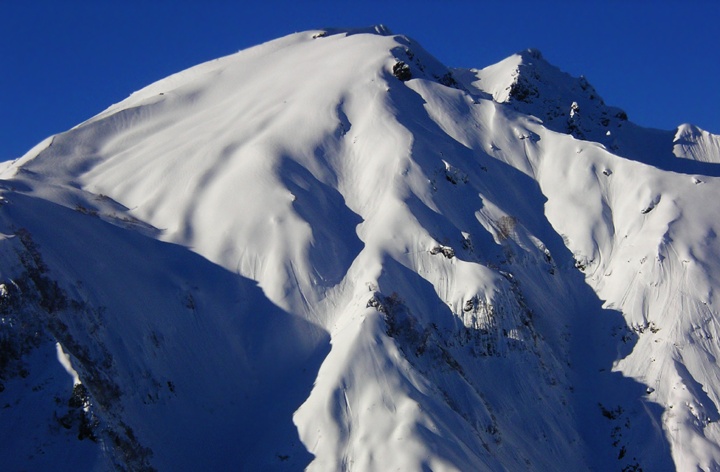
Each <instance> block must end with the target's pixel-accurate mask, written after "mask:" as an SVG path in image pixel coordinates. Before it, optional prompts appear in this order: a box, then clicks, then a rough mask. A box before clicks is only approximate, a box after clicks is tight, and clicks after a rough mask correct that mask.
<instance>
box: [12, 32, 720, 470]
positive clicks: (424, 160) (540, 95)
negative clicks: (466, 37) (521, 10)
mask: <svg viewBox="0 0 720 472" xmlns="http://www.w3.org/2000/svg"><path fill="white" fill-rule="evenodd" d="M719 140H720V138H718V137H717V136H713V135H711V134H708V133H706V132H704V131H701V130H699V129H697V128H695V127H692V126H690V125H683V126H681V127H680V128H678V130H677V131H676V132H673V131H660V130H648V129H643V128H641V127H638V126H636V125H634V124H632V123H631V122H630V121H628V119H627V116H626V115H625V114H624V112H622V110H620V109H618V108H613V107H608V106H606V105H605V104H604V103H603V102H602V99H601V98H600V97H599V95H598V94H597V92H596V91H595V90H594V89H593V88H592V86H591V85H590V84H589V83H588V81H587V80H586V79H584V78H580V79H576V78H573V77H570V76H569V75H567V74H565V73H563V72H561V71H560V70H559V69H557V68H556V67H554V66H552V65H551V64H549V63H547V62H546V61H545V60H544V59H543V58H542V55H541V54H540V53H539V52H538V51H535V50H528V51H525V52H521V53H519V54H517V55H514V56H512V57H510V58H508V59H506V60H505V61H502V62H501V63H499V64H496V65H494V66H490V67H488V68H486V69H482V70H451V69H448V68H447V67H446V66H444V65H442V64H440V63H439V62H438V61H437V60H436V59H434V58H433V57H432V56H431V55H430V54H428V53H427V52H426V51H425V50H424V49H423V48H422V47H421V46H420V45H418V44H417V43H415V42H414V41H413V40H411V39H408V38H406V37H404V36H398V35H393V34H392V33H390V31H389V30H388V29H387V28H385V27H382V26H379V27H375V28H368V29H360V30H325V31H319V30H318V31H310V32H304V33H297V34H294V35H290V36H287V37H285V38H281V39H278V40H275V41H272V42H269V43H266V44H263V45H260V46H257V47H255V48H251V49H248V50H245V51H241V52H239V53H237V54H235V55H232V56H228V57H225V58H221V59H218V60H215V61H211V62H209V63H205V64H201V65H199V66H196V67H194V68H192V69H189V70H187V71H184V72H181V73H178V74H175V75H173V76H171V77H168V78H167V79H163V80H161V81H159V82H156V83H154V84H152V85H150V86H148V87H147V88H145V89H143V90H140V91H138V92H136V93H134V94H133V95H131V96H130V97H128V99H126V100H125V101H123V102H121V103H118V104H116V105H113V106H111V107H110V108H108V109H107V110H106V111H104V112H103V113H101V114H99V115H98V116H96V117H94V118H92V119H90V120H88V121H86V122H84V123H82V124H80V125H78V126H77V127H75V128H73V129H72V130H69V131H67V132H65V133H62V134H59V135H56V136H53V137H51V138H48V139H47V140H46V141H44V142H43V143H40V144H39V145H38V146H36V147H35V148H34V149H33V150H31V151H29V152H28V153H27V154H26V155H25V156H23V157H22V158H20V159H18V160H17V161H16V162H14V163H13V164H12V165H10V166H8V167H7V168H6V169H4V170H3V171H2V175H1V176H0V179H2V181H1V182H0V183H1V188H2V203H3V205H2V206H1V207H0V227H1V228H2V230H1V231H0V233H1V234H2V235H3V236H2V244H1V246H0V258H1V259H0V260H1V261H2V263H1V264H0V281H2V282H3V285H2V286H0V289H2V290H0V309H1V310H2V313H1V318H0V342H1V343H2V345H3V348H4V349H3V352H5V353H6V354H5V355H4V356H3V357H2V358H1V359H0V361H1V362H0V379H1V381H2V386H3V388H2V391H0V401H1V402H2V403H3V405H5V406H6V407H5V408H3V409H2V410H0V415H2V416H0V418H2V424H3V425H8V426H5V427H3V428H2V432H0V434H2V438H1V440H0V444H2V446H1V447H0V456H1V457H2V458H3V462H4V463H6V464H10V466H9V467H10V469H17V470H21V469H23V468H30V469H44V468H48V467H49V466H50V465H52V466H55V465H56V464H57V463H61V464H66V465H67V467H68V468H73V469H75V468H77V467H80V468H84V469H95V470H106V469H113V468H116V469H127V470H153V469H155V470H198V469H213V470H218V469H240V470H298V469H303V468H307V469H308V470H318V471H319V470H557V469H558V468H559V467H560V468H561V469H563V470H640V469H641V468H642V469H643V470H674V469H677V470H694V469H697V468H699V469H701V470H717V469H718V467H720V465H719V464H720V435H719V434H720V431H719V430H718V426H717V424H718V423H717V421H718V420H719V419H720V413H719V412H718V407H717V405H718V401H720V399H719V398H718V394H719V393H720V382H719V381H718V380H719V379H718V378H717V376H718V374H719V373H720V371H719V370H718V368H717V365H716V362H715V359H716V358H717V356H718V351H719V348H720V346H718V342H717V340H716V337H717V321H716V318H717V316H716V311H715V308H714V307H715V303H716V302H715V299H714V289H715V288H716V287H720V285H719V284H720V281H719V280H717V278H718V277H720V264H719V263H718V262H717V261H719V260H720V258H718V255H720V246H718V242H717V234H716V233H717V231H718V230H717V229H716V228H715V226H716V225H717V223H716V222H717V221H718V210H717V209H716V208H715V207H713V206H712V205H708V204H707V203H705V202H708V201H710V202H712V201H717V199H718V197H720V195H718V193H720V186H719V184H718V183H717V182H718V181H717V177H718V168H717V167H716V165H715V164H714V163H716V162H718V159H720V153H719V152H718V149H719V148H718V142H720V141H719ZM58 346H59V347H58ZM63 353H66V355H67V357H68V358H69V359H70V363H71V366H72V368H71V369H66V367H67V361H66V360H65V356H64V355H63ZM63 365H65V366H66V367H63ZM73 370H74V372H75V373H73ZM73 376H77V379H76V380H74V379H73ZM78 381H79V382H80V383H79V384H78V383H77V382H78ZM74 385H75V386H74ZM78 385H80V386H78ZM10 425H12V426H10ZM78 439H80V440H78Z"/></svg>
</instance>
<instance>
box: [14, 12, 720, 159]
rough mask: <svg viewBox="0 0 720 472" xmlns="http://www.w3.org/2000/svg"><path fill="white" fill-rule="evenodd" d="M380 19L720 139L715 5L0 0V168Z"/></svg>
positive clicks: (485, 60) (456, 57)
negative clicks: (584, 84)
mask: <svg viewBox="0 0 720 472" xmlns="http://www.w3.org/2000/svg"><path fill="white" fill-rule="evenodd" d="M378 23H383V24H385V25H387V26H388V27H390V29H391V30H392V31H393V32H395V33H398V34H405V35H407V36H411V37H412V38H414V39H415V40H417V41H419V42H420V43H421V44H422V45H423V46H424V47H425V49H427V50H428V51H430V52H431V53H432V54H434V55H435V56H436V57H437V58H438V59H439V60H440V61H441V62H443V63H445V64H446V65H448V66H454V67H478V68H480V67H484V66H486V65H490V64H493V63H495V62H497V61H499V60H502V59H503V58H505V57H507V56H509V55H511V54H512V53H514V52H516V51H519V50H521V49H525V48H528V47H535V48H538V49H540V50H541V51H542V52H543V55H544V56H545V58H546V59H548V60H549V61H550V62H552V63H553V64H555V65H556V66H558V67H560V68H561V69H562V70H565V71H567V72H569V73H571V74H573V75H580V74H583V75H585V76H586V77H587V78H588V79H589V81H590V82H591V83H592V84H593V85H594V86H595V88H596V90H597V91H598V92H599V93H600V95H601V96H602V97H603V98H604V99H605V102H607V103H608V104H610V105H615V106H619V107H621V108H623V109H625V110H626V111H627V113H628V115H629V117H630V119H631V120H632V121H634V122H636V123H638V124H640V125H643V126H648V127H655V128H662V129H673V128H674V127H675V126H677V125H678V124H681V123H685V122H690V123H693V124H696V125H698V126H700V127H701V128H704V129H707V130H708V131H711V132H714V133H720V31H719V30H720V2H718V1H715V0H685V1H682V2H681V1H662V0H655V1H650V0H647V1H643V0H625V1H613V0H608V1H603V2H600V1H587V2H578V1H573V2H571V1H559V0H556V1H544V2H541V1H510V0H508V1H483V2H481V1H477V2H471V1H459V0H457V1H453V0H446V1H414V2H409V1H388V0H386V1H373V0H370V1H366V2H343V1H341V0H335V1H333V2H330V1H324V0H323V1H320V0H318V1H306V2H298V1H294V2H290V1H274V2H273V1H267V2H263V3H259V2H258V3H256V2H252V3H251V2H242V1H234V2H231V1H224V0H206V1H204V2H200V1H197V2H191V1H169V0H160V1H158V0H156V1H151V0H146V1H140V0H124V1H117V0H115V1H109V0H95V1H91V0H84V1H81V0H75V1H73V0H67V1H62V2H61V1H32V0H26V1H22V0H0V160H7V159H11V158H14V157H18V156H20V155H22V154H23V153H24V152H25V151H27V150H28V149H30V148H31V147H32V146H33V145H35V144H36V143H37V142H39V141H40V140H42V139H44V138H45V137H47V136H49V135H51V134H55V133H59V132H62V131H64V130H66V129H68V128H70V127H72V126H74V125H76V124H78V123H80V122H81V121H84V120H86V119H87V118H90V117H91V116H93V115H95V114H96V113H99V112H100V111H102V110H103V109H104V108H106V107H107V106H109V105H111V104H112V103H116V102H118V101H120V100H122V99H124V98H125V97H127V96H128V95H129V94H130V93H132V92H133V91H135V90H138V89H140V88H142V87H143V86H145V85H148V84H149V83H151V82H153V81H155V80H158V79H161V78H163V77H165V76H167V75H169V74H171V73H174V72H178V71H180V70H182V69H185V68H187V67H190V66H192V65H195V64H197V63H200V62H203V61H206V60H210V59H214V58H216V57H220V56H223V55H227V54H231V53H233V52H236V51H238V50H240V49H244V48H246V47H249V46H252V45H255V44H258V43H261V42H264V41H268V40H270V39H274V38H276V37H280V36H284V35H286V34H289V33H293V32H296V31H303V30H308V29H314V28H322V27H326V26H340V27H342V26H366V25H372V24H378Z"/></svg>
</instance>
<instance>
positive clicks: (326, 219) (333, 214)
mask: <svg viewBox="0 0 720 472" xmlns="http://www.w3.org/2000/svg"><path fill="white" fill-rule="evenodd" d="M277 174H278V176H279V178H280V179H281V180H282V182H283V184H284V185H285V186H286V187H287V189H288V190H289V191H290V192H291V193H292V195H293V202H292V205H293V209H294V210H295V212H296V213H297V214H298V215H299V216H300V217H301V218H302V219H303V220H305V221H306V222H307V224H308V225H309V226H310V228H311V229H312V241H311V244H310V246H309V250H310V253H309V259H310V263H311V264H312V266H313V268H314V269H315V271H316V273H317V275H318V276H319V277H320V280H319V281H318V282H320V283H321V284H322V285H325V286H332V285H335V284H337V283H339V282H340V281H341V280H342V279H343V277H345V274H346V273H347V271H348V269H349V268H350V265H352V263H353V261H354V260H355V258H356V257H357V255H358V254H360V251H362V249H363V247H364V244H363V242H362V241H361V240H360V238H358V235H357V231H356V228H357V226H358V225H359V224H360V223H362V218H361V217H360V215H358V214H356V213H354V212H353V211H352V210H350V209H349V208H348V207H347V205H346V204H345V199H344V198H343V196H342V195H341V194H340V192H338V191H337V190H336V189H334V188H332V187H330V186H329V185H326V184H324V183H323V182H321V181H320V180H318V179H317V178H315V176H314V175H313V174H312V173H311V172H310V171H309V170H307V169H306V168H305V167H303V166H302V165H300V164H299V163H298V162H296V161H295V160H293V159H292V158H290V157H285V158H283V159H281V160H280V165H279V167H278V171H277Z"/></svg>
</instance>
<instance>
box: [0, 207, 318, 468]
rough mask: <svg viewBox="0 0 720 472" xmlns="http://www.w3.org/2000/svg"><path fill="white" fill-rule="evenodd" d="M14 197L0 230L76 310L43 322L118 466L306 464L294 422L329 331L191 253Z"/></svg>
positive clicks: (65, 210) (57, 311) (68, 308)
mask: <svg viewBox="0 0 720 472" xmlns="http://www.w3.org/2000/svg"><path fill="white" fill-rule="evenodd" d="M6 197H7V198H8V200H9V202H10V203H8V204H7V205H5V206H3V207H2V208H0V211H1V212H2V214H0V218H1V219H0V221H1V222H2V223H1V224H2V226H3V228H2V229H3V232H5V233H7V234H11V233H13V232H16V231H17V230H18V229H19V228H23V229H25V230H26V231H27V233H28V234H29V235H30V236H29V237H31V238H32V241H34V243H33V244H34V247H35V248H36V249H37V252H38V254H39V256H38V257H41V258H42V261H43V265H45V266H46V267H47V269H46V271H45V272H44V277H46V278H47V279H49V280H54V281H57V282H58V286H59V287H60V290H61V292H58V294H59V295H62V296H63V297H64V298H65V300H66V302H67V303H66V304H64V305H62V306H59V308H57V309H54V310H52V313H50V312H46V313H39V314H38V316H41V317H42V319H43V320H44V321H45V322H46V324H47V325H48V326H49V327H50V328H49V330H50V332H51V333H52V334H53V336H55V337H56V338H57V339H58V340H59V341H61V343H62V344H63V345H64V346H65V348H66V350H67V351H68V352H69V353H70V354H71V356H72V359H73V363H74V367H75V369H76V370H77V371H78V372H79V374H80V378H81V379H82V381H83V383H84V384H85V385H86V387H87V389H88V390H89V392H90V396H91V398H92V399H93V404H94V409H95V411H96V412H97V414H98V415H99V416H100V417H101V419H102V421H103V422H104V423H103V424H105V425H106V426H108V429H106V430H104V432H103V435H104V436H103V438H104V440H105V441H106V444H108V445H109V446H110V445H112V446H111V447H112V448H114V453H115V455H116V458H120V457H122V458H123V460H128V463H129V464H130V468H133V464H134V463H133V462H132V461H131V459H132V457H133V454H142V453H145V456H144V457H145V458H146V459H148V460H149V465H151V466H153V467H155V468H156V469H158V470H301V469H303V468H304V467H306V466H307V465H308V464H309V463H310V461H311V460H312V459H313V456H312V455H311V454H310V453H309V452H308V451H307V450H306V449H305V447H304V446H303V444H302V443H301V442H300V439H299V437H298V432H297V429H296V427H295V425H294V424H293V421H292V416H293V413H294V412H295V411H296V410H297V409H298V408H299V406H300V405H301V404H302V403H303V402H304V401H305V400H306V399H307V398H308V396H309V394H310V391H311V389H312V386H313V382H314V380H315V379H316V376H317V372H318V370H319V368H320V365H321V363H322V362H323V360H324V359H325V357H326V355H327V354H328V352H329V350H330V344H329V335H328V333H327V332H325V331H324V330H323V329H322V328H321V327H319V326H317V325H314V324H311V323H309V322H308V321H306V320H305V319H302V318H300V317H298V316H294V315H292V314H290V313H287V312H285V311H283V310H282V309H280V308H279V307H278V306H276V305H275V304H273V303H272V302H271V301H270V300H269V299H268V298H267V297H266V296H265V294H264V293H263V291H262V290H261V289H260V288H259V287H258V286H257V284H256V283H255V282H254V281H253V280H250V279H247V278H245V277H242V276H240V275H239V274H236V273H233V272H230V271H228V270H226V269H224V268H222V267H220V266H218V265H216V264H213V263H211V262H210V261H208V260H207V259H205V258H203V257H201V256H199V255H198V254H196V253H194V252H192V251H190V250H189V249H187V248H185V247H182V246H178V245H174V244H169V243H164V242H160V241H157V240H155V239H152V238H149V237H146V236H144V235H142V234H139V233H137V232H134V231H130V230H126V229H123V228H120V227H117V226H113V225H111V224H109V223H107V222H104V221H102V220H101V219H100V218H97V217H94V216H91V215H87V214H83V213H80V212H78V211H73V210H70V209H68V208H65V207H62V206H59V205H57V204H54V203H50V202H48V201H46V200H42V199H39V198H36V197H33V196H30V195H24V194H18V193H11V194H6ZM6 241H11V240H6ZM20 256H21V255H20ZM21 257H22V256H21ZM115 389H117V390H115ZM108 392H110V393H108ZM135 465H136V464H135Z"/></svg>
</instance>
